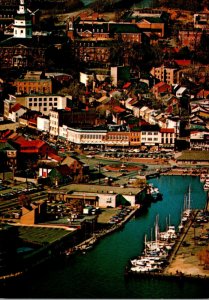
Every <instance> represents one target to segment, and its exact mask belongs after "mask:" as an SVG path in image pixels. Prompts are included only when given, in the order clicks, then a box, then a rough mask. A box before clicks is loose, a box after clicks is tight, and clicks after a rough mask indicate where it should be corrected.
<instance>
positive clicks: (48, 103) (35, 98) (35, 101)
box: [25, 94, 68, 115]
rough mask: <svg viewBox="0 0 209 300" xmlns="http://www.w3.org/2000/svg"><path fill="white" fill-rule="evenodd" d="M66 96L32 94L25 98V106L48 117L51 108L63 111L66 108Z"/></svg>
mask: <svg viewBox="0 0 209 300" xmlns="http://www.w3.org/2000/svg"><path fill="white" fill-rule="evenodd" d="M67 98H68V96H61V95H51V94H50V95H42V94H41V95H39V94H34V95H30V96H26V97H25V106H26V107H27V108H30V109H31V110H36V111H40V112H42V113H43V114H44V115H49V113H50V111H51V109H52V108H57V109H64V108H65V107H66V106H67Z"/></svg>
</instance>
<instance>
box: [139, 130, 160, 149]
mask: <svg viewBox="0 0 209 300" xmlns="http://www.w3.org/2000/svg"><path fill="white" fill-rule="evenodd" d="M160 143H161V134H160V128H159V126H158V125H143V126H141V144H142V145H144V146H147V147H149V146H158V145H159V144H160Z"/></svg>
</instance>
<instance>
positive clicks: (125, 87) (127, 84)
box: [123, 82, 131, 89]
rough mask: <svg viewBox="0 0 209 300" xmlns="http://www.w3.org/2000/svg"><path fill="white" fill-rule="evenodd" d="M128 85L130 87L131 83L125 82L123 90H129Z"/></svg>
mask: <svg viewBox="0 0 209 300" xmlns="http://www.w3.org/2000/svg"><path fill="white" fill-rule="evenodd" d="M130 85H131V82H126V83H125V84H124V86H123V89H127V88H129V86H130Z"/></svg>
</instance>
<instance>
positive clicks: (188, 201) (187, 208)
mask: <svg viewBox="0 0 209 300" xmlns="http://www.w3.org/2000/svg"><path fill="white" fill-rule="evenodd" d="M191 213H192V210H191V187H190V185H189V190H188V197H187V195H185V208H184V211H183V217H182V220H183V218H185V220H186V221H187V219H188V218H189V217H190V215H191Z"/></svg>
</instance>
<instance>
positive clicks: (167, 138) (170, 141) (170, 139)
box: [160, 128, 176, 148]
mask: <svg viewBox="0 0 209 300" xmlns="http://www.w3.org/2000/svg"><path fill="white" fill-rule="evenodd" d="M160 133H161V143H160V146H161V147H169V148H174V145H175V139H176V133H175V129H174V128H161V129H160Z"/></svg>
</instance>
